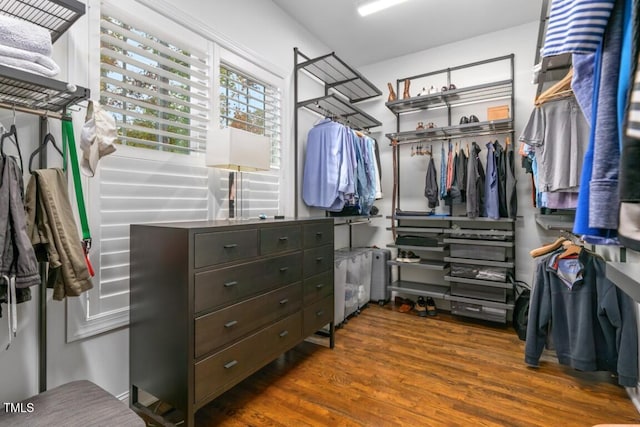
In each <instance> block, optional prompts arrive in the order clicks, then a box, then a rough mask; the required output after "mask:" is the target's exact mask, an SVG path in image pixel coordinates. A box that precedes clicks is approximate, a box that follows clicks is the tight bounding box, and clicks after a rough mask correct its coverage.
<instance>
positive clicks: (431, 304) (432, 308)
mask: <svg viewBox="0 0 640 427" xmlns="http://www.w3.org/2000/svg"><path fill="white" fill-rule="evenodd" d="M426 306H427V314H428V315H429V316H436V315H437V314H438V309H437V308H436V302H435V301H434V300H433V298H431V297H427V302H426Z"/></svg>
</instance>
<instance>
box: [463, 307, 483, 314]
mask: <svg viewBox="0 0 640 427" xmlns="http://www.w3.org/2000/svg"><path fill="white" fill-rule="evenodd" d="M465 310H467V311H475V312H476V313H480V311H482V309H480V308H477V307H465Z"/></svg>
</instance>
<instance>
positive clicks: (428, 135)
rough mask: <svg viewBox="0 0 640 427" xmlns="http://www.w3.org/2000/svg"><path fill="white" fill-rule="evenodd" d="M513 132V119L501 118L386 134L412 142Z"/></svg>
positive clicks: (389, 136)
mask: <svg viewBox="0 0 640 427" xmlns="http://www.w3.org/2000/svg"><path fill="white" fill-rule="evenodd" d="M511 132H513V120H512V119H501V120H491V121H488V122H478V123H468V124H464V125H454V126H446V127H435V128H428V129H420V130H414V131H406V132H395V133H388V134H386V136H387V138H389V139H391V140H396V141H398V143H400V144H402V143H412V142H417V141H437V140H446V139H453V138H471V137H475V136H482V135H496V134H501V133H511Z"/></svg>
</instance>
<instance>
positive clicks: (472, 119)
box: [469, 114, 480, 123]
mask: <svg viewBox="0 0 640 427" xmlns="http://www.w3.org/2000/svg"><path fill="white" fill-rule="evenodd" d="M478 122H480V120H479V119H478V116H474V115H473V114H472V115H470V116H469V123H478Z"/></svg>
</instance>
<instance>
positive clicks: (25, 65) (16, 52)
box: [0, 45, 60, 77]
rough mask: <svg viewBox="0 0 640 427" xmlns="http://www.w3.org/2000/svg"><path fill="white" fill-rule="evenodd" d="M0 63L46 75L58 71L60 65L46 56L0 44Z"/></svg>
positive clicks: (55, 73) (51, 75)
mask: <svg viewBox="0 0 640 427" xmlns="http://www.w3.org/2000/svg"><path fill="white" fill-rule="evenodd" d="M0 64H2V65H6V66H8V67H13V68H18V69H21V70H25V71H29V72H31V73H36V74H40V75H42V76H46V77H53V76H55V75H57V74H58V73H59V72H60V67H59V66H58V64H56V63H55V61H54V60H53V59H51V58H49V57H48V56H45V55H41V54H39V53H33V52H28V51H26V50H21V49H16V48H14V47H8V46H3V45H0Z"/></svg>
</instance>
